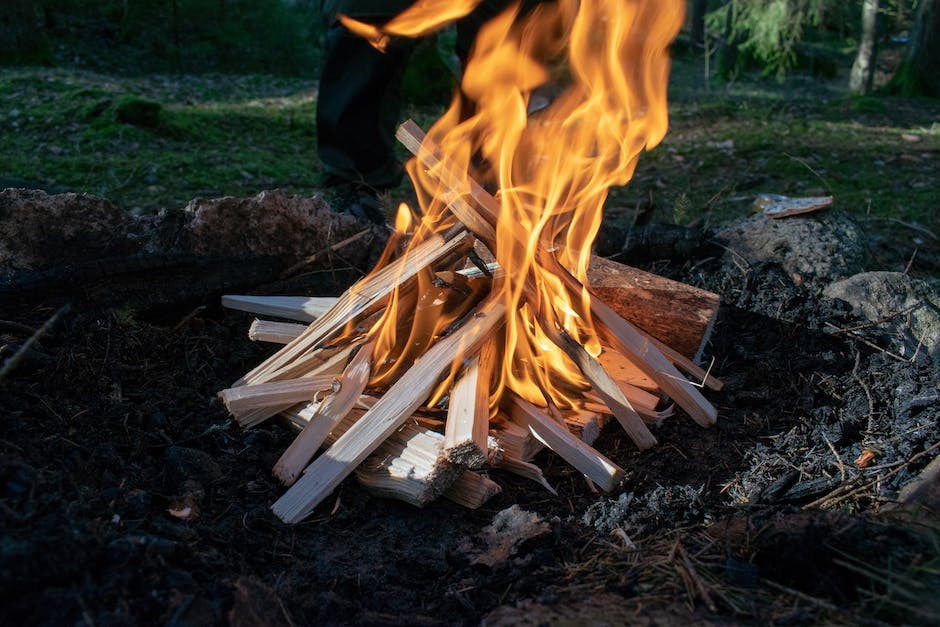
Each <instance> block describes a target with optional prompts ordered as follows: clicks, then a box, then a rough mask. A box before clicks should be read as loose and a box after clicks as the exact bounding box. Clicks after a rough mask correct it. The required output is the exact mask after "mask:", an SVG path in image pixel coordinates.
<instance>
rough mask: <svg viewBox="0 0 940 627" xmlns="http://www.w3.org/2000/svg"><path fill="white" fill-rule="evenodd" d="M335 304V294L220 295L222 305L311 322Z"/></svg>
mask: <svg viewBox="0 0 940 627" xmlns="http://www.w3.org/2000/svg"><path fill="white" fill-rule="evenodd" d="M334 305H336V297H335V296H327V297H323V298H321V297H313V296H246V295H242V294H227V295H224V296H222V306H223V307H225V308H226V309H237V310H238V311H247V312H248V313H253V314H257V315H259V316H275V317H277V318H287V319H288V320H300V321H301V322H313V321H314V320H316V319H317V318H319V317H320V316H322V315H323V314H325V313H326V312H327V311H329V310H330V308H331V307H333V306H334Z"/></svg>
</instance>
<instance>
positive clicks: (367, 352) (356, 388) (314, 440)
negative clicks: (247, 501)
mask: <svg viewBox="0 0 940 627" xmlns="http://www.w3.org/2000/svg"><path fill="white" fill-rule="evenodd" d="M374 348H375V340H372V341H370V342H367V343H366V344H365V345H364V346H363V347H362V348H360V349H359V352H358V353H356V356H355V357H353V359H352V361H351V362H349V366H347V367H346V370H345V371H344V372H343V376H342V379H341V380H340V389H339V391H338V392H336V393H334V394H333V395H332V396H330V397H329V398H327V399H326V400H325V401H324V402H323V403H322V404H320V406H319V408H318V410H317V413H316V414H315V415H314V416H313V418H311V419H310V422H308V423H307V424H306V426H305V427H304V428H303V431H301V432H300V435H298V436H297V437H296V438H294V441H293V442H291V444H290V446H288V447H287V450H286V451H284V453H283V454H282V455H281V457H280V459H278V461H277V463H276V464H275V465H274V470H273V473H274V476H275V477H277V478H278V479H280V480H281V481H282V482H283V483H284V485H291V484H292V483H294V481H296V479H297V477H298V476H300V473H301V472H302V471H303V469H304V466H306V465H307V464H308V463H309V462H310V460H311V459H313V456H314V454H315V453H316V452H317V450H319V448H320V447H321V446H323V442H324V441H326V436H327V435H329V433H330V431H332V430H333V428H334V427H335V426H336V425H337V424H338V423H339V422H340V421H341V420H342V419H343V418H345V417H346V414H348V413H349V412H350V411H351V410H352V408H353V407H354V406H355V405H356V402H357V401H358V400H359V397H360V396H361V395H362V392H363V390H365V389H366V384H367V383H368V382H369V376H370V375H371V374H372V352H373V349H374ZM236 389H240V388H236Z"/></svg>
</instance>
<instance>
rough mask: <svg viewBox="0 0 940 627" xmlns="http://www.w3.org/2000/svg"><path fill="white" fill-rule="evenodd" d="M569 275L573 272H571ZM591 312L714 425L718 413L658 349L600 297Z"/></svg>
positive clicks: (695, 414)
mask: <svg viewBox="0 0 940 627" xmlns="http://www.w3.org/2000/svg"><path fill="white" fill-rule="evenodd" d="M569 276H570V275H569ZM591 312H592V313H593V314H594V316H595V322H600V323H601V324H600V325H598V326H600V327H601V329H602V332H606V335H608V340H609V341H612V342H614V346H615V347H616V348H617V349H618V350H620V351H622V352H624V353H626V354H627V355H628V356H629V357H631V358H632V361H633V363H635V364H637V365H638V366H640V368H641V369H643V370H644V371H645V372H646V374H647V375H649V377H650V378H651V379H653V380H654V381H656V382H657V383H658V384H659V387H661V388H662V389H663V391H664V392H666V394H668V395H669V397H670V398H672V400H674V401H675V402H676V403H677V404H678V405H679V407H681V408H682V409H684V410H685V411H686V413H688V414H689V416H691V417H692V419H693V420H694V421H695V422H697V423H698V424H699V425H701V426H703V427H710V426H712V425H713V424H715V420H716V418H717V412H716V411H715V408H714V407H713V406H712V405H711V404H710V403H709V402H708V401H707V400H705V397H704V396H702V394H701V392H699V391H698V390H697V389H696V388H695V386H693V385H692V384H691V383H689V381H687V380H686V379H685V377H683V376H682V374H681V373H680V372H679V371H678V370H676V368H675V366H673V365H672V363H671V362H670V361H669V360H667V359H666V358H665V357H664V356H663V354H662V353H661V352H659V350H657V349H656V347H655V346H654V345H653V344H652V343H651V342H650V341H649V340H648V339H647V338H644V337H643V336H642V335H641V334H640V333H639V332H638V331H637V330H636V329H635V328H633V326H632V325H631V324H630V323H629V322H627V321H626V320H624V319H623V318H621V317H620V316H618V315H617V314H616V312H614V311H613V310H612V309H611V308H610V307H608V306H607V305H606V304H605V303H604V302H603V301H602V300H601V299H599V298H592V299H591Z"/></svg>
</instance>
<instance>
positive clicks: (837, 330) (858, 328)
mask: <svg viewBox="0 0 940 627" xmlns="http://www.w3.org/2000/svg"><path fill="white" fill-rule="evenodd" d="M923 306H924V301H920V302H919V303H914V304H913V305H911V306H910V307H905V308H904V309H902V310H901V311H896V312H894V313H891V314H888V315H886V316H882V317H881V318H878V319H877V320H875V321H873V322H866V323H864V324H857V325H855V326H851V327H835V326H834V325H832V326H833V331H832V333H833V334H836V333H852V332H854V331H861V330H862V329H870V328H872V327H877V326H878V325H880V324H884V323H885V322H888V321H890V320H893V319H894V318H897V317H898V316H906V315H908V314H910V313H914V312H915V311H917V310H918V309H920V308H921V307H923Z"/></svg>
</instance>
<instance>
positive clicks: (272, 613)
mask: <svg viewBox="0 0 940 627" xmlns="http://www.w3.org/2000/svg"><path fill="white" fill-rule="evenodd" d="M690 250H691V251H692V252H691V254H683V255H676V256H675V257H674V258H669V257H668V255H666V256H663V255H662V254H660V255H657V257H655V258H653V259H650V258H647V259H646V261H645V262H644V263H642V264H640V265H644V266H645V267H646V268H647V269H651V270H653V271H656V272H660V273H663V274H669V275H671V276H673V277H677V278H682V279H684V280H686V281H688V282H691V283H696V284H699V285H702V286H704V287H707V288H709V289H712V290H715V291H718V292H719V293H721V294H722V297H723V301H724V303H725V305H724V306H723V308H722V310H721V313H720V319H719V322H718V325H717V327H716V329H715V334H714V336H713V338H712V343H711V347H710V349H709V353H710V355H712V356H714V359H715V362H714V372H716V373H717V374H718V375H719V376H720V377H721V378H722V379H723V381H724V382H725V391H724V392H722V393H709V394H708V396H709V397H710V398H711V399H712V400H713V402H715V403H716V404H717V406H718V408H719V422H718V424H717V426H716V427H715V428H712V429H710V430H702V429H700V428H699V427H697V426H696V425H695V424H694V423H693V422H692V421H691V420H689V419H688V418H687V417H685V416H684V415H682V414H681V412H677V415H676V416H675V417H674V418H672V419H670V420H668V421H667V422H666V423H665V424H663V425H662V427H660V428H659V429H658V430H657V432H656V436H657V438H658V439H659V442H660V445H659V446H658V447H655V448H653V449H652V450H649V451H646V452H643V453H639V452H637V451H636V450H635V449H634V447H633V446H632V444H630V442H629V439H628V438H627V437H626V436H625V435H624V434H622V433H620V432H618V431H617V430H616V429H614V428H612V427H611V428H608V429H607V430H606V431H605V432H604V433H603V435H602V437H601V439H600V441H599V442H598V443H597V444H596V446H597V448H598V449H599V450H601V451H603V452H605V453H606V454H608V455H609V456H610V457H611V458H612V459H613V460H614V461H615V462H617V463H618V464H620V465H621V466H622V467H624V468H625V469H627V472H628V476H627V479H626V481H625V483H624V485H623V486H622V489H621V490H620V491H618V492H617V493H614V494H611V495H604V494H598V493H594V492H592V491H591V489H590V488H589V487H588V485H587V484H586V483H585V481H584V480H583V478H582V477H581V476H579V474H578V473H577V472H576V471H574V470H573V469H572V468H570V467H568V466H567V465H566V464H565V463H564V462H562V461H561V460H560V458H558V457H556V456H554V455H553V454H552V453H550V452H545V453H542V454H540V456H539V457H538V458H537V462H538V463H539V464H540V465H541V466H542V467H543V469H544V470H545V474H546V476H547V478H548V480H549V481H550V482H551V483H552V484H553V485H554V486H555V487H556V488H557V490H558V496H557V497H555V496H552V495H551V494H549V493H548V492H546V491H545V490H544V489H542V488H540V487H539V486H537V485H535V484H533V483H529V482H526V481H524V480H521V479H519V478H517V477H515V476H511V475H507V474H504V473H501V472H498V471H494V472H493V473H492V475H491V476H492V477H493V478H494V479H495V480H496V481H498V482H499V483H500V484H501V485H502V486H503V492H502V493H501V494H500V495H498V496H497V497H495V498H494V499H493V500H492V501H491V502H489V503H487V504H486V505H485V506H484V507H483V508H481V509H479V510H477V511H467V510H465V509H462V508H460V507H458V506H456V505H454V504H452V503H449V502H447V501H443V500H442V501H438V502H435V503H433V504H432V505H430V506H428V507H427V508H426V509H423V510H419V509H416V508H413V507H411V506H408V505H404V504H401V503H398V502H394V501H388V500H381V499H377V498H374V497H372V496H369V495H368V494H366V493H365V492H364V491H363V490H362V489H361V488H360V487H359V486H358V485H357V484H356V483H355V482H354V481H352V480H349V481H346V482H344V483H343V484H342V486H341V487H340V488H339V489H338V490H337V492H336V493H335V494H334V495H333V496H332V497H330V498H329V499H328V500H327V501H326V502H325V503H324V504H323V505H321V506H320V507H319V508H318V509H317V510H316V511H315V512H314V514H313V515H312V516H311V517H310V518H309V519H308V520H306V521H305V522H303V523H301V524H298V525H294V526H289V525H285V524H283V523H281V522H280V521H278V520H277V519H276V518H275V517H274V516H273V514H272V513H271V511H270V509H269V507H270V505H271V503H272V502H273V501H274V500H275V499H276V498H278V496H279V495H280V494H281V493H282V491H283V488H282V487H281V486H280V485H279V484H278V483H277V482H276V481H275V480H274V479H273V478H272V476H271V474H270V469H271V467H272V466H273V465H274V463H275V461H276V459H277V458H278V456H279V455H280V453H281V452H282V451H283V450H284V448H285V447H286V446H287V445H288V443H289V442H290V441H291V439H292V437H293V432H292V431H291V430H290V429H289V428H288V427H287V426H286V425H283V424H279V423H277V422H271V423H266V424H265V425H264V426H262V427H260V428H258V429H255V430H253V431H248V432H244V431H241V430H239V429H238V428H237V426H236V425H235V424H234V423H233V421H232V420H231V419H230V418H229V417H228V416H227V414H226V413H225V411H224V408H223V407H222V406H221V404H220V403H219V402H218V401H217V400H216V398H215V393H216V392H217V391H218V390H220V389H223V388H225V387H228V386H229V385H230V384H231V382H232V381H234V380H235V379H237V378H238V377H239V376H241V375H242V374H244V372H246V371H247V370H248V369H250V368H251V367H252V366H253V365H255V364H256V363H257V362H258V361H260V360H261V359H262V358H263V357H264V356H265V355H267V354H268V353H269V352H270V350H271V349H270V348H269V347H266V346H263V345H255V344H252V343H251V342H249V341H248V340H247V339H246V329H247V326H248V324H249V322H250V316H248V315H246V314H242V313H238V312H231V311H224V310H222V309H220V308H219V306H218V302H219V298H218V297H219V294H220V291H219V290H216V291H214V290H213V289H211V288H210V287H207V286H209V285H211V283H207V282H206V281H205V276H206V275H205V273H206V267H205V265H204V264H203V265H199V264H192V265H186V264H182V265H180V264H176V265H170V266H166V267H161V266H160V265H159V264H155V265H154V267H151V268H148V269H142V270H140V271H138V272H127V273H124V274H121V275H118V276H111V277H99V278H98V279H95V280H91V279H89V280H88V282H87V283H85V284H78V283H72V284H62V283H61V282H60V283H59V284H50V285H47V286H45V287H43V288H42V289H28V288H24V289H22V290H20V291H19V292H14V291H10V290H8V291H7V292H5V293H4V295H3V296H2V298H0V334H2V340H3V342H2V343H3V344H6V346H7V349H6V350H7V352H11V350H12V349H11V348H10V347H15V346H18V345H20V344H22V342H23V341H24V340H26V338H27V337H29V328H33V329H35V328H37V327H39V326H40V325H41V324H42V323H43V322H44V321H45V320H46V319H48V318H49V316H50V315H52V313H53V312H54V311H55V310H56V309H57V308H58V307H59V306H60V305H62V304H64V303H70V304H71V308H70V310H69V311H68V312H66V313H64V314H62V315H61V317H60V320H59V322H58V323H57V324H56V325H55V326H54V327H53V329H52V330H51V331H50V332H49V333H47V334H46V335H45V336H43V337H42V338H41V339H40V341H39V343H38V344H36V345H34V346H33V347H32V349H31V350H30V352H29V354H28V356H27V358H26V359H24V360H23V361H22V362H20V363H19V364H18V366H17V367H16V369H15V370H14V371H13V372H12V373H11V374H10V375H9V376H7V378H6V379H5V380H3V381H2V382H0V415H2V422H0V425H2V426H0V451H2V457H0V478H2V482H0V528H2V534H0V590H2V592H0V598H2V602H0V623H2V624H82V623H87V624H93V625H98V626H102V625H128V624H172V625H194V624H214V623H226V622H228V623H232V624H237V625H268V624H320V623H327V624H331V623H353V624H407V625H421V624H454V623H461V624H464V623H465V624H473V623H479V622H480V621H481V620H482V619H484V618H485V617H489V618H488V623H490V624H510V623H511V624H520V623H528V624H546V623H552V622H565V621H567V622H572V621H574V622H594V623H596V622H599V621H601V620H609V621H610V622H613V623H623V622H640V623H647V624H653V623H672V622H689V621H693V620H694V621H697V622H715V623H717V622H721V623H727V622H755V623H768V622H770V623H781V624H782V623H805V622H833V621H835V622H857V621H864V622H869V623H873V624H876V623H879V622H887V623H893V622H915V623H917V622H924V623H926V622H931V621H932V620H936V619H937V617H938V615H940V607H938V605H937V600H936V595H935V591H936V589H937V586H938V585H940V576H938V566H940V546H938V534H937V529H938V526H937V522H936V521H937V519H936V518H935V517H931V516H930V515H929V514H928V515H925V514H922V513H915V512H914V511H913V510H911V509H909V508H892V506H893V505H894V502H895V501H896V499H897V494H898V491H899V490H900V488H901V487H903V486H904V485H905V484H906V483H908V482H910V481H911V480H912V479H914V478H915V477H916V476H917V475H918V473H919V472H920V471H921V470H922V469H923V468H924V467H925V466H926V465H927V463H928V462H929V461H930V460H931V458H932V457H933V456H934V455H936V453H937V449H932V451H931V449H930V447H933V446H935V444H936V442H937V440H938V431H937V426H938V421H940V410H938V405H940V403H938V402H937V401H936V400H933V401H931V400H930V399H935V398H936V390H937V388H936V374H935V370H934V366H933V364H931V363H930V362H929V360H928V359H926V358H924V357H923V356H921V357H920V358H919V359H915V360H914V361H913V363H911V362H910V361H900V360H898V359H896V358H893V357H890V356H889V355H887V354H886V353H885V352H883V351H881V350H878V349H876V348H873V347H871V346H869V345H866V344H863V343H860V342H858V341H856V340H855V339H853V338H851V337H849V336H847V335H846V334H832V333H829V332H827V330H826V329H827V327H826V326H825V325H826V323H827V322H829V323H832V324H835V325H836V326H837V327H846V326H848V325H850V324H851V323H852V320H851V319H850V318H849V316H848V312H847V311H846V309H845V308H844V307H839V306H838V305H837V304H835V303H833V302H827V301H824V300H822V299H820V298H819V296H818V293H817V291H816V290H815V289H814V288H812V287H810V286H809V285H804V284H799V283H797V282H795V281H794V280H793V278H792V277H791V276H790V275H789V274H787V273H786V272H784V271H783V270H781V268H780V267H779V266H777V265H774V264H764V265H758V266H752V267H750V268H748V269H747V271H744V270H741V269H740V268H738V267H737V266H735V264H734V263H733V262H732V260H729V259H728V258H727V257H726V256H710V255H711V254H712V252H713V251H711V250H709V249H708V247H707V246H704V245H703V246H700V247H694V246H693V247H691V248H690ZM278 271H279V268H272V270H271V271H270V272H269V273H268V276H267V277H266V279H264V280H259V279H258V278H257V277H255V278H254V285H253V288H254V289H255V290H256V291H258V292H265V291H268V292H272V293H286V292H285V289H287V288H289V290H290V292H287V293H308V294H329V293H334V294H336V293H339V292H340V291H341V290H342V289H343V288H344V287H345V286H346V285H348V284H349V283H350V282H351V281H352V280H354V278H355V277H356V275H355V274H354V273H351V272H328V271H324V272H319V273H314V274H311V275H308V276H306V277H305V278H304V279H303V280H302V281H295V282H294V283H293V284H290V285H289V286H285V284H283V283H280V284H279V283H277V282H276V277H277V272H278ZM187 286H190V288H189V289H187ZM301 290H302V291H303V292H301ZM19 325H25V327H28V328H24V327H22V326H19ZM5 354H6V353H5ZM917 399H922V400H921V401H917ZM923 399H926V400H923ZM866 448H869V449H872V450H876V451H877V453H876V455H877V456H876V458H875V459H874V461H873V462H872V463H871V466H870V467H869V468H868V469H861V468H858V467H856V465H855V463H854V461H855V460H856V458H857V457H858V456H859V455H860V454H861V452H862V450H863V449H866ZM925 451H926V453H925ZM827 496H828V498H827ZM181 503H182V504H185V505H187V506H189V507H191V508H192V509H191V511H192V512H194V513H195V515H194V516H191V517H190V518H189V519H182V518H178V517H176V516H173V515H171V514H170V513H169V510H174V511H178V510H179V508H180V504H181ZM618 503H619V505H621V506H620V507H618ZM513 504H518V505H519V506H520V507H521V508H523V509H524V510H528V511H530V512H535V513H537V514H538V515H539V516H540V517H541V518H542V519H543V520H544V521H547V522H548V523H549V526H550V532H549V533H547V534H542V535H540V536H538V537H535V538H533V539H530V540H528V541H526V542H524V543H523V544H521V545H520V546H518V547H517V550H516V552H515V554H514V555H513V556H511V557H510V558H508V559H506V560H504V561H501V562H497V563H496V564H494V565H493V566H484V565H482V564H480V563H474V560H473V548H472V547H474V546H476V545H479V543H480V542H481V540H480V536H481V530H482V529H483V527H485V526H486V525H488V524H489V523H490V522H491V521H492V519H493V517H494V515H495V514H496V513H497V512H499V511H501V510H503V509H505V508H507V507H509V506H511V505H513ZM806 505H811V506H810V507H809V508H805V509H804V506H806ZM920 509H921V510H922V509H923V507H920ZM611 530H620V531H614V533H613V534H612V533H611Z"/></svg>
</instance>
